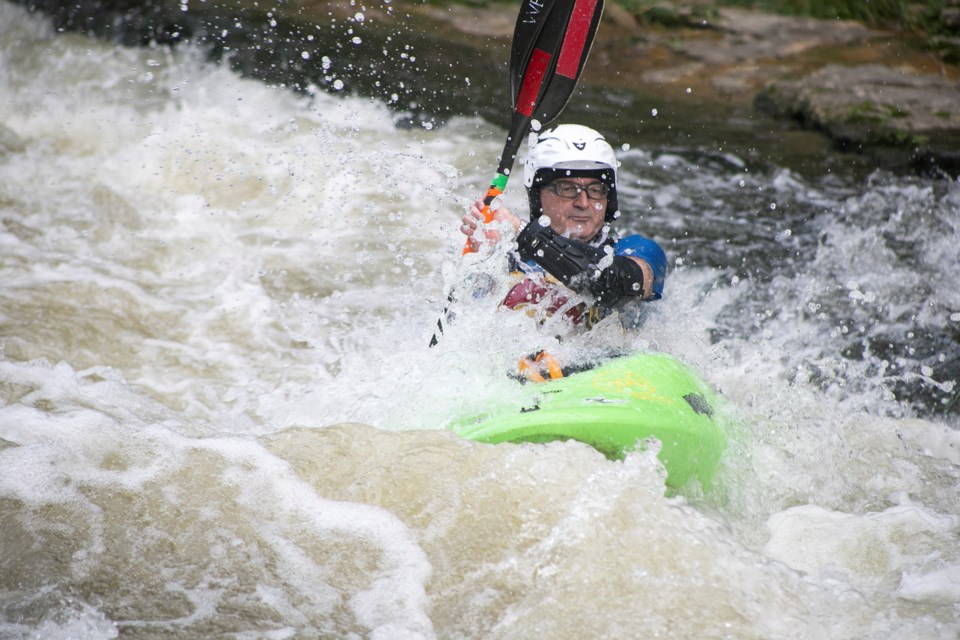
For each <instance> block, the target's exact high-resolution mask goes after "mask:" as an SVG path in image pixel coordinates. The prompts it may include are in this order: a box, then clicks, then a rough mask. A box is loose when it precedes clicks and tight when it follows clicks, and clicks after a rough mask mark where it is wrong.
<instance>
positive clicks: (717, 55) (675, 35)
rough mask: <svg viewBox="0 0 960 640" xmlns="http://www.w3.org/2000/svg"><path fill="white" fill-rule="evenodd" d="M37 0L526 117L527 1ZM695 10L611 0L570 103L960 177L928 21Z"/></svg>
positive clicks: (410, 95)
mask: <svg viewBox="0 0 960 640" xmlns="http://www.w3.org/2000/svg"><path fill="white" fill-rule="evenodd" d="M21 4H27V5H28V6H31V7H33V8H35V9H37V10H40V11H43V12H45V13H47V14H49V15H50V16H51V17H52V20H53V22H54V24H55V25H56V26H57V27H58V28H61V29H64V30H79V31H83V32H87V33H91V34H94V35H97V36H99V37H107V38H112V39H113V40H115V41H119V42H122V43H124V44H134V45H151V44H155V43H168V42H178V41H181V40H185V39H191V40H195V41H199V42H202V43H203V44H205V45H206V46H208V47H209V48H210V50H211V54H212V55H213V57H215V58H217V59H226V60H227V61H228V62H229V64H230V65H231V66H233V67H234V68H235V69H237V70H239V71H241V72H243V73H245V74H248V75H252V76H255V77H258V78H261V79H264V80H266V81H268V82H272V83H278V84H284V85H290V86H292V87H294V88H295V89H298V90H303V91H312V90H318V89H325V90H330V91H343V92H353V93H357V94H360V95H369V96H372V97H375V98H377V99H380V100H383V101H384V102H386V103H387V104H389V105H391V106H392V107H393V108H394V109H396V110H397V111H398V112H400V113H401V114H402V115H401V117H400V120H399V122H400V123H401V124H406V125H408V126H424V127H427V128H433V127H435V126H440V125H442V124H443V122H445V120H446V119H448V118H449V117H451V116H454V115H469V114H476V115H480V116H481V117H483V118H485V119H487V120H489V121H491V122H494V123H496V124H499V125H505V124H506V123H507V122H508V121H509V110H508V109H507V108H505V105H507V104H509V96H508V95H507V93H508V88H507V87H506V86H505V85H506V83H505V82H503V80H502V78H503V76H504V75H505V73H506V61H507V59H508V57H509V45H510V37H511V34H512V31H513V23H514V20H515V15H516V8H515V3H504V4H487V5H483V6H473V5H459V4H457V5H447V6H441V5H435V4H418V3H406V2H398V1H397V0H382V1H381V2H378V3H377V4H375V5H369V6H368V5H366V4H364V3H362V2H360V3H358V2H356V1H355V0H354V1H349V0H338V1H337V2H322V1H305V2H301V3H298V4H296V5H284V6H278V7H275V8H272V9H264V8H259V7H258V6H257V3H244V2H240V3H234V4H231V5H230V6H228V7H227V6H218V5H214V4H212V3H201V4H189V5H188V4H181V3H180V2H179V1H174V0H166V1H164V2H158V3H152V4H150V5H148V6H143V7H134V8H131V7H130V6H129V5H128V4H125V3H122V2H115V3H111V2H103V3H97V6H96V7H95V8H89V7H87V8H85V7H79V6H77V5H76V3H67V2H62V1H60V0H33V1H28V2H21ZM675 4H676V5H678V6H681V7H682V6H683V5H684V4H685V3H675ZM687 4H689V3H687ZM678 15H679V16H680V19H677V20H675V21H670V20H661V21H658V22H655V23H649V22H646V23H645V22H644V21H643V20H641V19H640V17H641V16H638V15H637V14H636V13H631V12H629V11H627V10H626V9H624V8H623V7H622V6H620V5H617V4H614V3H612V2H609V3H608V4H607V7H606V9H605V15H604V19H603V22H602V24H601V27H600V31H599V33H598V36H597V40H596V42H595V45H594V49H593V51H592V53H591V58H590V59H589V61H588V63H587V66H586V68H585V70H584V74H583V77H582V80H581V84H580V87H579V88H578V91H577V93H576V94H575V95H574V98H573V99H572V100H571V101H570V104H569V105H568V107H567V110H566V112H565V113H564V117H565V119H568V120H579V121H582V122H585V123H587V124H594V125H596V126H601V127H602V128H603V129H604V130H607V131H611V133H613V134H614V135H615V136H617V134H619V135H618V136H617V137H626V138H640V139H642V140H649V141H651V142H652V143H655V144H659V145H667V146H676V147H691V146H693V147H697V148H709V149H716V150H717V151H719V152H722V151H724V150H730V151H735V152H737V153H738V154H740V155H750V154H751V153H755V154H757V155H758V156H766V157H769V159H771V160H773V161H776V162H779V163H782V164H784V165H785V166H791V167H795V168H799V169H800V170H804V169H809V170H816V169H818V168H822V166H823V165H824V164H825V163H827V164H829V162H828V161H826V160H825V158H826V154H829V153H832V152H836V151H839V152H841V153H842V154H845V155H843V156H842V158H841V159H840V160H837V159H836V158H831V159H830V161H832V162H835V163H836V162H840V163H849V164H851V165H859V166H862V167H863V168H864V169H865V170H867V169H869V168H871V167H875V166H880V167H885V168H890V169H893V170H896V171H906V172H912V171H920V172H933V173H947V174H949V175H952V176H957V175H960V151H958V149H960V66H958V65H956V64H953V63H950V62H947V61H945V60H944V59H942V58H940V57H938V56H937V55H935V54H933V53H932V52H931V51H930V50H929V49H928V48H926V45H925V43H924V41H923V40H922V39H921V38H920V37H919V36H917V35H913V34H905V33H894V32H892V31H884V30H878V29H872V28H868V27H866V26H864V25H863V24H860V23H858V22H853V21H844V20H818V19H812V18H802V17H785V16H778V15H773V14H769V13H764V12H759V11H753V10H747V9H739V8H721V9H718V10H716V11H714V12H712V13H711V14H710V16H709V17H704V18H700V17H699V16H697V15H696V14H694V13H687V14H684V13H683V12H682V11H680V12H679V13H678Z"/></svg>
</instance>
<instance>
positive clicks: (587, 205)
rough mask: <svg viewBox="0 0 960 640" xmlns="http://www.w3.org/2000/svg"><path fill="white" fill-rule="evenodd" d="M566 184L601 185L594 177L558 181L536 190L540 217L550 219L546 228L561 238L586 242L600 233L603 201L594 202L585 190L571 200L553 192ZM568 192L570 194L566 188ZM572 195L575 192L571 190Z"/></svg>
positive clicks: (604, 205)
mask: <svg viewBox="0 0 960 640" xmlns="http://www.w3.org/2000/svg"><path fill="white" fill-rule="evenodd" d="M564 184H566V185H571V184H573V185H576V186H578V187H581V188H586V187H588V186H590V185H600V184H602V183H601V182H600V181H599V180H597V179H596V178H560V179H558V180H554V181H553V182H551V183H550V184H548V185H545V186H543V187H542V188H541V189H540V204H541V205H542V206H543V215H545V216H547V217H548V218H550V227H551V228H552V229H553V230H554V231H556V232H557V233H559V234H560V235H562V236H565V237H567V238H573V239H575V240H589V239H590V238H592V237H593V236H595V235H596V234H597V232H598V231H600V227H602V226H603V219H604V216H605V214H606V211H607V198H606V197H603V198H601V199H599V200H594V199H591V198H590V197H588V195H587V192H586V191H580V193H579V194H577V195H576V196H575V197H573V198H564V197H562V196H559V195H557V193H556V192H555V191H554V189H555V188H557V187H558V186H559V187H561V190H562V188H563V186H564ZM568 190H571V191H573V190H572V189H570V188H569V187H568ZM573 193H576V191H573Z"/></svg>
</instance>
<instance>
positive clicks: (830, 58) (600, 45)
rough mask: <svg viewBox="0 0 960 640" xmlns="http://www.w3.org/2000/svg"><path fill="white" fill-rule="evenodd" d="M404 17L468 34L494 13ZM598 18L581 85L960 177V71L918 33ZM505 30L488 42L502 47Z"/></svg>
mask: <svg viewBox="0 0 960 640" xmlns="http://www.w3.org/2000/svg"><path fill="white" fill-rule="evenodd" d="M677 4H683V3H677ZM413 11H415V12H417V13H421V14H426V15H428V16H430V17H431V18H433V19H436V20H439V21H443V22H445V23H446V24H448V25H449V26H450V27H451V28H453V29H460V30H463V31H465V32H473V31H477V28H476V25H478V24H490V23H491V21H489V20H488V19H487V17H486V16H488V15H491V14H494V13H495V10H493V9H491V8H489V7H488V8H483V9H476V8H474V9H470V8H466V7H460V6H457V7H433V6H429V5H427V6H419V7H418V8H416V9H413ZM504 11H505V9H504ZM605 12H606V13H605V16H604V22H603V24H602V26H601V29H600V31H599V33H598V37H597V42H596V44H595V47H594V51H593V52H592V57H591V59H590V61H589V62H588V65H587V69H586V70H585V73H584V78H583V82H584V83H585V84H587V85H590V84H593V85H597V86H602V87H606V90H607V91H611V92H616V91H621V90H627V91H629V92H633V93H635V94H639V95H645V96H661V97H663V98H664V99H667V100H671V101H682V102H685V103H688V104H690V103H694V104H695V105H696V106H695V107H694V109H693V110H694V111H696V110H703V111H705V112H707V113H713V112H716V111H717V110H720V111H721V112H723V111H725V110H726V112H727V117H730V118H735V117H737V116H738V115H739V116H741V117H743V116H744V115H746V116H747V117H758V116H761V115H769V116H772V117H773V118H775V119H777V120H778V121H780V123H781V124H782V126H784V127H786V128H793V127H796V128H800V129H804V130H809V131H814V132H817V133H818V134H820V135H823V136H824V137H825V138H826V139H827V140H829V141H830V143H831V144H832V145H833V146H834V147H835V148H837V149H839V150H842V151H846V152H851V153H855V154H859V155H861V156H866V157H867V158H869V159H871V160H873V161H876V162H878V163H879V164H881V165H883V166H887V167H891V168H896V169H906V170H910V169H914V170H921V171H929V170H932V171H934V172H937V171H945V172H947V173H949V174H951V175H954V176H956V175H958V173H960V66H958V65H956V64H952V63H950V62H947V61H946V60H944V59H943V58H942V57H941V56H938V55H936V54H934V53H933V52H932V51H931V50H930V49H929V46H928V41H927V40H925V39H924V38H922V37H921V36H920V35H919V34H907V33H895V32H893V31H887V30H879V29H873V28H868V27H867V26H865V25H863V24H861V23H858V22H854V21H849V20H820V19H814V18H803V17H791V16H779V15H774V14H770V13H764V12H761V11H754V10H748V9H740V8H731V7H728V8H721V9H719V10H717V11H716V12H715V15H714V16H713V17H711V18H709V19H707V18H703V19H700V18H697V17H696V16H695V14H690V13H687V14H684V13H682V12H679V13H677V14H676V15H677V17H678V19H677V20H673V21H667V20H664V21H662V22H664V23H668V24H642V23H641V22H640V21H639V20H638V18H637V16H636V15H634V14H631V13H630V12H628V11H626V10H625V9H623V8H622V7H621V6H619V5H617V4H613V3H609V4H608V5H607V7H606V9H605ZM502 22H503V21H502V20H501V21H500V22H499V23H497V30H496V33H497V35H498V36H499V37H508V36H509V30H508V27H507V26H505V25H503V24H502ZM954 26H955V27H956V25H954ZM958 35H960V31H958ZM721 117H722V116H721Z"/></svg>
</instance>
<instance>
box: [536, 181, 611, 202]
mask: <svg viewBox="0 0 960 640" xmlns="http://www.w3.org/2000/svg"><path fill="white" fill-rule="evenodd" d="M545 188H546V189H550V191H552V192H553V193H555V194H556V195H557V196H559V197H561V198H563V199H564V200H573V199H574V198H579V197H580V194H581V193H583V192H586V193H587V197H588V198H590V199H591V200H603V199H604V198H606V197H607V195H608V194H609V193H610V187H608V186H607V185H605V184H604V183H602V182H594V183H593V184H588V185H587V186H585V187H581V186H580V185H578V184H577V183H575V182H566V181H565V180H554V181H553V182H551V183H550V184H548V185H546V186H545Z"/></svg>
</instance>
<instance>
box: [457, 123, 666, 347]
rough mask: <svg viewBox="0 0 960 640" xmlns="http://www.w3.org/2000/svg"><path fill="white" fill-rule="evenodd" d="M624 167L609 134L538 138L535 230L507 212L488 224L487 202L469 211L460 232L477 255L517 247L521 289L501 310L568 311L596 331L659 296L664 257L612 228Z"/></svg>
mask: <svg viewBox="0 0 960 640" xmlns="http://www.w3.org/2000/svg"><path fill="white" fill-rule="evenodd" d="M617 164H618V162H617V158H616V155H615V154H614V151H613V148H612V147H611V146H610V144H609V143H608V142H607V141H606V140H605V139H604V137H603V135H601V134H600V133H598V132H597V131H595V130H593V129H590V128H589V127H585V126H581V125H575V124H566V125H559V126H557V127H555V128H553V129H548V130H545V131H543V132H541V133H540V134H539V135H538V136H537V139H536V144H535V145H534V146H533V148H532V149H531V150H530V151H529V153H528V154H527V158H526V161H525V162H524V167H523V183H524V186H525V187H526V189H527V197H528V199H529V202H530V212H531V215H530V217H531V221H530V222H526V221H524V220H521V219H520V218H519V217H517V216H516V215H514V214H513V213H512V212H511V211H510V210H509V209H507V208H506V207H504V206H502V205H501V206H499V207H498V208H496V210H495V211H494V221H493V222H492V223H490V224H489V225H484V224H483V215H482V214H481V209H482V208H483V201H482V200H478V201H477V202H475V203H473V205H471V207H470V209H469V212H468V213H467V215H465V216H464V217H463V224H462V226H461V227H460V231H461V232H462V233H463V234H464V235H466V236H467V237H468V238H469V242H470V243H471V247H472V249H474V250H477V249H479V248H480V246H481V243H486V244H488V245H495V244H497V243H500V242H501V241H513V240H514V239H515V240H516V249H515V250H513V251H511V252H510V254H509V255H510V267H511V270H512V272H513V274H514V277H515V278H516V279H517V280H518V282H517V284H515V285H514V286H513V287H512V288H511V289H510V290H509V292H508V293H507V295H506V297H505V298H504V299H503V302H502V303H501V304H502V305H503V306H505V307H508V308H511V309H519V308H526V309H527V310H528V312H531V313H544V314H545V315H547V316H549V315H553V314H555V313H557V312H561V313H563V314H564V316H565V317H567V318H569V319H570V320H571V321H572V322H573V323H574V324H577V325H584V326H586V327H587V328H589V327H591V326H593V324H594V323H595V322H597V321H599V320H600V319H602V318H604V317H606V316H607V315H609V314H610V313H611V312H612V311H614V310H617V309H620V308H621V307H623V306H624V305H625V303H627V302H628V301H631V300H642V301H652V300H658V299H659V298H660V297H661V296H662V294H663V281H664V276H665V275H666V270H667V259H666V255H665V254H664V252H663V249H662V248H661V247H660V245H658V244H657V243H656V242H654V241H653V240H651V239H649V238H645V237H643V236H640V235H628V236H625V237H623V238H621V237H619V236H618V234H617V232H616V231H615V230H614V228H613V226H612V225H613V223H614V221H615V220H616V219H617V218H618V217H619V215H620V211H619V209H618V204H617ZM478 229H481V230H482V233H479V234H478V233H477V230H478ZM510 230H512V234H511V233H510ZM504 232H506V234H507V236H508V237H503V233H504Z"/></svg>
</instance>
